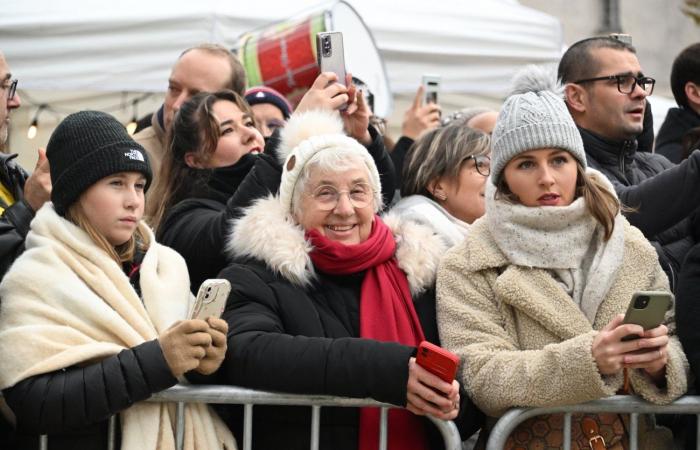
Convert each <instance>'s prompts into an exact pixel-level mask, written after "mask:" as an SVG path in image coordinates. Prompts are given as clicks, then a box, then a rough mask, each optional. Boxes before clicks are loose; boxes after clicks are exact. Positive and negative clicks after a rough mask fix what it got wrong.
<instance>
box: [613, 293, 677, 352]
mask: <svg viewBox="0 0 700 450" xmlns="http://www.w3.org/2000/svg"><path fill="white" fill-rule="evenodd" d="M671 306H673V294H671V293H670V292H662V291H658V292H657V291H640V292H635V293H634V295H632V301H630V304H629V306H628V307H627V313H625V320H624V321H623V323H634V324H637V325H641V326H642V327H643V328H644V329H645V330H650V329H652V328H656V327H658V326H659V325H661V324H662V323H663V321H664V317H665V316H666V311H668V310H669V309H670V308H671ZM634 339H639V336H637V335H636V334H630V335H629V336H625V337H623V338H622V340H623V341H631V340H634Z"/></svg>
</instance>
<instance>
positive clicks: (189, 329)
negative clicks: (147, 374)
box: [158, 319, 212, 377]
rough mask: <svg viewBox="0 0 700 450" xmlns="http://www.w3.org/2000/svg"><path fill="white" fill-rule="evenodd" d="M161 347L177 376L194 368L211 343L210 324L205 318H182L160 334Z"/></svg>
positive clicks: (169, 365) (171, 369)
mask: <svg viewBox="0 0 700 450" xmlns="http://www.w3.org/2000/svg"><path fill="white" fill-rule="evenodd" d="M158 342H159V343H160V348H161V349H162V350H163V356H164V357H165V361H166V362H167V363H168V367H169V368H170V371H171V372H172V373H173V375H174V376H175V377H179V376H181V375H183V374H184V373H185V372H189V371H190V370H194V369H196V368H197V367H198V366H199V363H200V361H201V359H202V358H204V356H205V355H206V353H207V351H206V349H207V348H208V347H209V346H210V345H211V342H212V337H211V335H210V334H209V324H208V323H207V322H205V321H203V320H196V319H192V320H180V321H177V322H175V323H174V324H173V325H172V326H171V327H170V328H168V329H167V330H165V331H164V332H163V333H161V335H160V336H158Z"/></svg>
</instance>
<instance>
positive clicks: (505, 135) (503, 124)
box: [491, 65, 586, 184]
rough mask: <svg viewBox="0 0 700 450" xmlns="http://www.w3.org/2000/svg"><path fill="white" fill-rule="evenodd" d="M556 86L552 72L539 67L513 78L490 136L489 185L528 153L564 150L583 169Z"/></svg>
mask: <svg viewBox="0 0 700 450" xmlns="http://www.w3.org/2000/svg"><path fill="white" fill-rule="evenodd" d="M556 86H557V83H556V72H555V71H554V70H550V69H549V68H546V67H541V66H532V65H531V66H527V67H526V68H525V69H523V70H522V71H520V72H518V74H516V75H515V77H514V78H513V90H512V92H511V94H510V96H509V97H508V98H507V99H506V101H505V102H504V103H503V107H502V108H501V112H500V113H499V114H498V121H497V122H496V127H495V128H494V129H493V134H492V135H491V182H492V183H493V184H497V183H498V181H499V179H500V177H501V175H502V173H503V169H504V168H505V167H506V165H507V164H508V162H509V161H510V160H511V159H513V158H514V157H515V156H517V155H519V154H520V153H524V152H526V151H528V150H536V149H540V148H560V149H563V150H567V151H568V152H569V153H571V154H572V155H573V156H574V158H576V159H577V160H578V162H579V163H581V166H583V168H584V169H585V168H586V152H585V151H584V149H583V141H582V140H581V134H580V133H579V131H578V128H576V124H575V123H574V120H573V119H572V118H571V114H570V113H569V110H568V109H567V108H566V104H565V103H564V99H563V96H562V94H561V93H557V92H555V90H556V89H557V87H556Z"/></svg>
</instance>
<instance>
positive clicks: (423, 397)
mask: <svg viewBox="0 0 700 450" xmlns="http://www.w3.org/2000/svg"><path fill="white" fill-rule="evenodd" d="M406 400H407V403H406V409H408V410H409V411H411V412H412V413H413V414H416V415H419V416H423V415H425V414H430V415H431V416H433V417H437V418H438V419H442V420H452V419H454V418H455V417H457V414H458V413H459V383H458V382H457V381H456V380H453V381H452V383H446V382H445V381H443V380H441V379H440V378H438V377H437V376H435V375H433V374H432V373H430V372H428V371H427V370H425V369H424V368H422V367H421V366H419V365H418V364H417V363H416V358H411V359H410V360H409V361H408V383H407V385H406Z"/></svg>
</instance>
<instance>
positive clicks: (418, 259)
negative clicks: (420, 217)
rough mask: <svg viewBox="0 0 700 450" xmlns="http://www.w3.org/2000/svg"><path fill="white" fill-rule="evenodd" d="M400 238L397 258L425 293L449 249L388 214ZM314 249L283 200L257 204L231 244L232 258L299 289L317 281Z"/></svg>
mask: <svg viewBox="0 0 700 450" xmlns="http://www.w3.org/2000/svg"><path fill="white" fill-rule="evenodd" d="M382 220H383V221H384V223H386V224H387V226H388V227H389V228H390V229H391V231H392V233H393V235H394V237H395V239H396V244H397V245H396V259H397V261H398V264H399V267H400V268H401V270H403V271H404V272H405V273H406V277H407V278H408V283H409V286H410V287H411V292H412V293H413V294H414V295H415V294H419V293H421V292H422V291H424V290H425V289H427V288H429V287H430V286H432V285H433V283H434V282H435V276H436V273H437V267H438V264H439V262H440V258H441V256H442V255H443V254H444V253H445V251H446V250H447V247H446V245H445V244H444V243H443V242H442V239H441V238H440V237H439V236H438V235H436V234H434V233H433V232H432V230H431V229H430V228H428V227H426V226H424V225H419V224H417V223H415V222H411V221H408V220H403V219H401V218H400V217H399V216H398V215H395V214H387V215H386V216H384V217H383V218H382ZM312 249H313V247H312V246H311V244H310V243H309V242H308V241H307V240H306V239H305V237H304V230H303V229H302V228H301V227H300V226H299V225H297V224H296V223H295V222H294V220H293V219H292V218H291V217H289V215H288V214H287V213H286V211H285V207H284V206H283V205H282V204H281V203H280V201H279V199H278V198H277V197H274V196H269V197H267V198H263V199H260V200H257V201H256V202H255V204H253V206H251V207H250V208H248V209H247V210H246V211H245V214H244V215H243V216H242V217H241V218H240V219H238V220H236V221H234V222H233V224H232V227H231V233H230V235H229V239H228V242H227V245H226V251H227V253H228V254H229V255H230V256H232V257H253V258H256V259H258V260H261V261H263V262H264V263H265V264H266V265H267V267H268V268H269V269H270V270H272V271H274V272H275V273H279V274H280V275H281V276H282V277H284V278H285V279H287V280H288V281H290V282H291V283H293V284H296V285H299V286H307V285H309V284H310V283H311V282H312V281H313V280H314V279H315V277H316V273H315V270H314V266H313V264H312V262H311V258H310V256H309V253H310V252H311V250H312Z"/></svg>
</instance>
